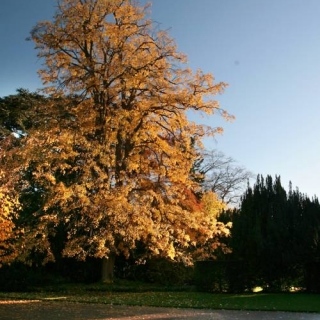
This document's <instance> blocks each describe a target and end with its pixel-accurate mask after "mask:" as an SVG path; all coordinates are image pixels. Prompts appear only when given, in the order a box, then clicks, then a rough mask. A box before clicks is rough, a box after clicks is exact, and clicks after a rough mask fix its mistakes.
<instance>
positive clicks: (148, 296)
mask: <svg viewBox="0 0 320 320" xmlns="http://www.w3.org/2000/svg"><path fill="white" fill-rule="evenodd" d="M148 288H150V289H152V288H151V287H148V286H146V287H144V288H143V287H141V288H140V289H139V290H137V291H140V292H117V291H116V289H117V288H115V287H114V288H112V287H111V290H110V286H109V287H108V286H106V285H91V286H90V285H89V286H86V285H83V286H79V285H76V286H70V285H69V286H64V287H59V288H51V289H55V290H48V289H46V290H44V291H34V292H19V293H18V292H11V293H5V292H2V293H1V292H0V300H1V299H2V300H8V299H17V300H24V299H26V300H46V301H48V300H49V301H53V302H54V301H68V302H83V303H104V304H118V305H138V306H157V307H177V308H208V309H229V310H231V309H235V310H274V311H297V312H298V311H300V312H318V313H320V295H319V294H303V293H281V294H269V293H252V294H211V293H201V292H195V291H163V292H161V291H160V290H159V288H157V289H156V290H157V291H155V290H154V291H152V290H150V291H148ZM120 289H121V290H120V291H125V290H124V288H120ZM131 289H132V288H131ZM131 289H130V288H129V291H130V290H131ZM142 289H145V292H144V290H142ZM154 289H155V288H154Z"/></svg>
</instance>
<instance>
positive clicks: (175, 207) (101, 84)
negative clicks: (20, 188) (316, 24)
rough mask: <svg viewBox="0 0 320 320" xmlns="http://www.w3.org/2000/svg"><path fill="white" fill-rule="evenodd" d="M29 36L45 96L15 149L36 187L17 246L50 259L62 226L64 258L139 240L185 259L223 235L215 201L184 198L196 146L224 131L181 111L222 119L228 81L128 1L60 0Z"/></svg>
mask: <svg viewBox="0 0 320 320" xmlns="http://www.w3.org/2000/svg"><path fill="white" fill-rule="evenodd" d="M31 38H32V39H33V41H34V42H35V44H36V48H37V49H38V52H39V53H38V56H39V57H40V58H42V59H43V60H44V67H43V69H42V70H40V72H39V73H40V77H41V79H42V81H43V83H44V84H45V85H46V92H47V93H50V94H51V95H52V97H53V99H52V100H51V102H48V103H47V104H46V105H44V106H43V108H44V109H45V110H46V115H47V116H46V119H45V121H43V127H42V130H39V129H34V130H31V131H30V132H29V135H28V137H26V138H24V142H23V143H22V146H21V147H20V151H19V155H20V158H21V159H24V164H23V166H22V168H23V169H24V170H25V171H28V170H29V171H32V185H33V186H36V188H37V190H43V197H42V198H41V199H42V201H43V205H42V207H41V208H40V209H39V210H37V211H36V212H34V213H33V217H34V218H35V219H36V221H37V223H36V224H32V227H29V228H27V227H26V233H25V244H24V246H25V248H27V249H28V248H29V249H30V250H32V248H35V247H36V248H37V250H39V251H41V252H46V254H47V255H48V257H52V252H51V248H50V240H49V239H50V237H52V236H54V234H55V232H56V231H55V230H56V228H57V226H59V225H63V226H64V230H65V231H66V233H67V236H66V241H65V246H64V250H63V253H64V255H66V256H74V257H77V258H80V259H85V258H86V257H87V256H94V257H100V258H103V257H108V256H110V255H114V254H124V255H126V256H129V254H130V252H131V251H132V250H133V249H135V247H136V245H137V244H138V243H143V244H144V246H145V248H146V250H147V254H152V255H161V256H165V257H170V258H172V259H174V258H181V259H185V260H186V259H187V257H186V256H187V253H186V248H188V247H200V245H201V244H203V243H206V242H207V241H209V240H210V239H214V241H213V243H214V246H216V247H217V246H218V245H219V240H218V236H219V235H220V234H227V233H228V228H226V227H225V226H224V225H223V224H218V223H217V221H216V215H215V212H216V211H218V210H220V208H221V203H220V202H219V201H218V200H217V199H214V200H213V201H211V200H209V199H208V200H206V201H205V203H204V204H201V205H199V206H193V205H187V206H186V205H182V204H183V202H184V203H185V204H186V203H187V202H188V201H190V199H189V200H185V199H186V196H188V193H186V190H195V189H197V188H198V186H197V185H196V183H195V182H194V181H192V180H191V179H190V170H191V167H192V164H193V162H194V160H195V158H196V156H197V154H196V151H195V147H197V148H199V147H201V139H202V138H203V137H204V136H207V135H214V134H215V133H216V132H217V131H220V130H221V128H210V127H205V126H202V125H198V124H196V123H193V122H191V121H190V120H189V119H188V117H187V112H188V111H190V110H193V111H195V112H200V113H203V114H207V115H212V114H214V113H219V114H221V115H222V116H223V117H225V118H226V119H229V118H230V116H229V115H228V114H227V113H226V112H225V111H223V110H221V109H220V107H219V104H218V102H217V101H216V100H214V99H213V97H214V96H215V95H217V94H219V93H222V92H223V90H224V88H225V87H226V84H224V83H214V78H213V77H212V75H211V74H204V73H202V71H201V70H198V71H196V72H195V73H193V72H192V70H190V69H189V68H188V67H186V57H185V56H184V55H183V54H181V53H179V52H177V49H176V45H175V43H174V41H173V40H172V39H171V38H170V37H169V36H168V34H167V33H166V32H163V31H157V28H155V27H154V26H153V23H152V21H151V20H149V19H147V18H146V8H141V7H139V6H138V5H137V4H135V3H134V2H133V1H129V0H113V1H110V0H82V1H80V0H63V1H59V4H58V10H57V12H56V15H55V16H54V19H53V21H52V22H51V21H46V22H40V23H38V24H37V25H36V27H35V28H34V29H33V31H32V32H31ZM190 192H191V191H190ZM210 201H211V202H210ZM209 202H210V204H208V203H209ZM208 208H209V209H208ZM41 248H42V249H41ZM191 251H192V250H190V252H191Z"/></svg>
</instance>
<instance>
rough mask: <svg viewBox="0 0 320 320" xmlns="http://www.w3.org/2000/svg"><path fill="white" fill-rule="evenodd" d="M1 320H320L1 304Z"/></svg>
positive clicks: (317, 317)
mask: <svg viewBox="0 0 320 320" xmlns="http://www.w3.org/2000/svg"><path fill="white" fill-rule="evenodd" d="M0 319H1V320H62V319H63V320H104V319H116V320H129V319H131V320H143V319H157V320H160V319H188V320H195V319H215V320H255V319H258V320H277V319H279V320H280V319H281V320H320V314H307V313H289V312H257V311H228V310H195V309H173V308H153V307H130V306H113V305H103V304H85V303H67V302H43V301H0Z"/></svg>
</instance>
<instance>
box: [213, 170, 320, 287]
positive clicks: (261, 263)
mask: <svg viewBox="0 0 320 320" xmlns="http://www.w3.org/2000/svg"><path fill="white" fill-rule="evenodd" d="M219 219H220V220H221V221H232V230H231V237H230V238H228V239H226V241H227V245H228V246H229V248H230V249H231V250H232V253H231V254H229V255H223V256H221V257H220V259H218V260H219V261H220V262H221V261H223V262H225V264H223V263H222V266H223V268H225V269H226V272H228V268H229V270H230V271H229V273H231V274H224V277H225V280H226V282H228V281H229V284H226V287H225V288H227V289H228V290H229V289H231V291H232V290H234V291H244V290H250V289H252V288H254V287H257V286H259V287H262V288H264V290H269V291H287V290H290V289H292V288H300V289H307V290H308V291H317V292H319V289H320V288H319V270H320V269H319V268H320V241H319V235H320V204H319V200H318V198H317V197H316V196H314V197H313V198H311V199H310V198H309V197H308V196H307V195H305V194H303V193H301V192H300V191H299V189H295V190H294V189H293V188H292V183H291V182H290V185H289V191H288V192H287V191H286V190H285V189H284V187H283V186H282V184H281V179H280V176H276V177H275V178H272V176H270V175H268V176H266V177H265V178H264V177H263V176H262V175H258V177H257V180H256V182H255V184H254V186H253V187H251V186H248V187H247V190H246V191H245V193H244V194H243V196H242V198H241V202H240V205H239V208H234V209H228V210H226V211H224V212H223V213H222V214H221V215H220V217H219ZM227 279H229V280H227ZM222 287H223V286H222ZM220 289H221V288H220Z"/></svg>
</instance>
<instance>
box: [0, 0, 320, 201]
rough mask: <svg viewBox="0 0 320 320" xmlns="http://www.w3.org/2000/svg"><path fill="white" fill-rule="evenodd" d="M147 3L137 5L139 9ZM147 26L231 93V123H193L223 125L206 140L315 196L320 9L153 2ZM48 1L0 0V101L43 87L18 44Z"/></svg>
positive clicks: (272, 3) (303, 4)
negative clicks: (155, 25) (155, 26)
mask: <svg viewBox="0 0 320 320" xmlns="http://www.w3.org/2000/svg"><path fill="white" fill-rule="evenodd" d="M146 2H147V1H144V0H143V1H142V0H141V1H140V3H142V4H144V3H146ZM149 2H151V3H152V8H151V10H152V18H153V19H154V20H155V21H157V22H159V23H160V26H161V28H162V29H168V30H169V33H170V35H171V36H172V37H173V38H174V39H175V40H176V43H177V45H178V48H179V50H180V51H182V52H184V53H185V54H187V55H188V57H189V64H190V67H192V68H193V69H197V68H201V69H202V70H203V71H205V72H211V73H213V75H214V76H215V78H216V79H217V81H224V82H227V83H228V84H229V88H228V89H227V90H226V92H225V93H224V94H223V95H221V96H218V97H217V99H218V100H219V101H220V104H221V106H222V107H223V108H224V109H226V110H227V111H229V112H230V113H231V114H234V115H235V116H236V120H235V121H234V122H233V123H231V124H230V123H224V122H223V121H222V120H221V119H219V117H216V116H214V117H212V118H210V119H199V120H198V121H200V122H204V123H206V124H210V125H212V126H223V127H224V129H225V132H224V134H223V135H221V136H220V135H219V136H216V138H215V140H206V147H207V148H215V149H218V150H220V151H222V152H224V153H225V154H226V155H228V156H231V157H233V158H234V159H236V160H237V161H238V163H239V164H241V165H243V166H245V167H246V168H247V169H248V170H251V171H252V172H253V173H254V174H258V173H261V174H263V175H267V174H271V175H273V176H274V175H275V174H278V175H281V178H282V184H283V185H284V187H286V188H287V186H288V183H289V180H291V181H292V183H293V186H298V187H299V189H300V191H301V192H303V193H307V194H308V195H309V196H313V195H314V194H316V195H318V196H320V182H319V175H320V144H319V138H320V123H319V121H320V18H319V17H320V1H319V0H152V1H149ZM55 3H56V1H55V0H1V10H0V39H1V46H0V61H1V71H0V96H6V95H9V94H14V93H15V90H16V89H17V88H19V87H23V88H26V89H29V90H31V91H32V90H35V89H36V88H39V87H41V82H40V80H39V79H38V75H37V73H36V71H37V69H39V67H40V63H41V62H40V61H38V59H37V57H36V51H35V50H34V49H33V47H34V46H33V43H32V42H27V41H25V39H26V38H27V37H28V36H29V31H30V30H31V28H32V26H34V25H35V24H36V22H37V21H39V20H46V19H50V18H51V17H52V15H53V13H54V10H55V9H54V5H55Z"/></svg>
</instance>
